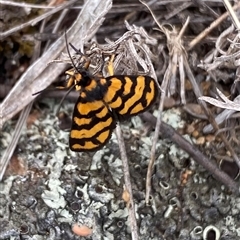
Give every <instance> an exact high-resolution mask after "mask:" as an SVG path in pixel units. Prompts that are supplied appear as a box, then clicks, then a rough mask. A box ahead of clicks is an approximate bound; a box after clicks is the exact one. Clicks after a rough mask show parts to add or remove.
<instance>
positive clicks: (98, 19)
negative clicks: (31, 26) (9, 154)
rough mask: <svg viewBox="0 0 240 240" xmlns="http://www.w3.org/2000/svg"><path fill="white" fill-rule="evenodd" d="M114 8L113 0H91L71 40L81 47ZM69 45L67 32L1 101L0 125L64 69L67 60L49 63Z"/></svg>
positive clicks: (74, 26) (68, 33)
mask: <svg viewBox="0 0 240 240" xmlns="http://www.w3.org/2000/svg"><path fill="white" fill-rule="evenodd" d="M110 8H111V1H110V0H109V1H104V2H103V1H99V0H96V1H87V2H86V4H85V5H84V7H83V10H82V11H81V12H80V13H79V16H78V18H77V20H76V21H75V23H74V24H73V26H72V27H71V28H70V29H69V30H68V31H67V36H68V40H69V42H71V43H72V44H73V45H75V46H77V47H79V48H80V49H81V48H82V46H83V44H84V42H86V41H87V40H89V39H91V38H92V36H93V35H94V34H95V33H96V31H97V29H98V27H99V26H100V25H101V23H102V22H103V20H104V15H105V14H106V13H107V12H108V10H109V9H110ZM89 12H96V14H95V15H89V14H88V13H89ZM65 47H66V46H65V40H64V36H62V37H60V38H59V39H58V40H57V41H56V42H55V43H54V44H53V45H51V47H50V48H49V49H48V51H47V52H46V53H45V54H44V55H43V56H42V57H41V58H39V59H38V60H37V61H36V62H34V63H33V64H32V65H31V66H30V67H29V68H28V69H27V71H26V72H25V73H24V74H23V75H22V76H21V78H20V79H19V81H18V82H17V84H16V85H15V86H14V87H13V88H12V90H11V92H10V93H9V94H8V96H7V97H6V98H5V100H4V101H3V102H2V103H1V105H0V112H1V114H2V119H1V125H0V128H2V126H3V124H4V123H5V122H6V121H7V120H8V119H11V118H12V117H13V116H14V115H16V114H17V113H18V112H19V111H21V110H22V109H23V108H24V107H25V106H26V105H27V104H28V103H30V102H31V101H32V100H33V99H34V98H35V97H36V96H33V95H32V94H33V93H35V92H38V91H39V90H43V89H45V88H46V87H48V86H49V85H50V84H51V83H52V82H53V81H54V80H55V79H56V78H57V77H58V76H59V74H60V73H61V72H63V70H64V69H65V66H66V65H65V64H51V66H50V65H47V63H48V62H50V61H53V60H55V59H57V58H58V57H59V56H60V55H61V53H62V51H63V50H64V49H65ZM71 53H73V51H71Z"/></svg>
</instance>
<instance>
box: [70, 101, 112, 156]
mask: <svg viewBox="0 0 240 240" xmlns="http://www.w3.org/2000/svg"><path fill="white" fill-rule="evenodd" d="M115 125H116V122H115V120H114V118H113V115H112V112H111V111H110V110H109V109H108V107H107V106H106V105H105V104H104V102H103V101H101V100H98V101H97V100H96V101H93V102H87V101H83V99H82V98H81V97H79V99H78V101H77V103H76V105H75V107H74V112H73V117H72V128H71V132H70V138H69V146H70V149H71V150H72V151H75V152H83V151H95V150H98V149H99V148H101V147H102V146H103V145H105V144H106V143H107V142H108V140H109V139H110V137H111V135H112V132H113V129H114V128H115Z"/></svg>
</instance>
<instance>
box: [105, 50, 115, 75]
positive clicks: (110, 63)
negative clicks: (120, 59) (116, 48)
mask: <svg viewBox="0 0 240 240" xmlns="http://www.w3.org/2000/svg"><path fill="white" fill-rule="evenodd" d="M114 58H115V54H113V55H112V56H111V58H110V60H109V62H108V66H107V70H108V74H109V76H113V75H114V67H113V60H114Z"/></svg>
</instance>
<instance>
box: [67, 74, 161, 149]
mask: <svg viewBox="0 0 240 240" xmlns="http://www.w3.org/2000/svg"><path fill="white" fill-rule="evenodd" d="M66 73H67V74H68V75H69V76H70V77H69V79H68V84H67V87H71V86H72V85H75V88H76V90H77V91H79V95H80V96H79V98H78V100H77V102H76V104H75V107H74V110H73V117H72V128H71V132H70V137H69V146H70V149H71V150H72V151H77V152H82V151H95V150H98V149H100V148H101V147H103V146H104V145H105V144H106V143H107V142H108V140H109V139H110V137H111V135H112V132H113V130H114V128H115V127H116V122H117V121H122V120H126V119H128V118H129V117H131V116H134V115H137V114H139V113H141V112H144V111H146V110H147V109H148V108H149V107H150V106H152V104H153V103H154V102H155V100H156V98H157V96H158V85H157V83H156V82H155V80H154V79H153V78H151V77H149V76H130V75H129V76H124V75H116V76H115V75H114V76H109V77H106V78H103V77H98V76H93V75H91V74H90V72H89V71H87V70H82V69H81V70H80V71H79V70H78V71H77V72H76V70H70V71H67V72H66Z"/></svg>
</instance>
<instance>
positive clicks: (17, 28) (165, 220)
mask: <svg viewBox="0 0 240 240" xmlns="http://www.w3.org/2000/svg"><path fill="white" fill-rule="evenodd" d="M231 4H232V5H233V4H234V2H229V1H227V0H225V1H224V4H223V3H222V2H221V1H191V2H190V1H181V2H180V1H177V2H174V1H172V2H171V1H168V2H163V1H148V2H145V3H143V2H140V1H132V2H131V3H129V1H114V3H113V4H112V2H111V1H100V0H94V1H93V0H91V1H90V0H89V1H86V3H85V4H83V1H74V0H73V1H48V2H45V1H43V2H42V4H41V5H40V4H38V3H35V2H32V3H31V4H28V3H26V2H13V1H2V0H0V5H1V8H0V11H1V14H0V19H1V22H0V29H1V33H0V52H1V54H0V69H1V71H0V99H1V102H0V128H1V132H0V178H1V182H0V189H1V193H0V203H1V204H0V216H1V217H0V239H83V236H85V237H84V239H94V240H95V239H110V240H111V239H134V240H136V239H210V237H211V236H212V234H213V236H214V239H216V240H217V239H239V237H240V228H239V217H238V216H239V214H240V198H239V179H238V176H239V167H240V161H239V156H240V151H239V141H240V137H239V133H240V132H239V131H240V128H239V120H238V118H239V113H238V112H239V105H240V104H239V89H240V88H239V44H240V41H239V33H238V32H237V30H236V29H239V20H238V16H239V11H240V10H239V8H240V3H239V2H235V5H233V6H231ZM146 5H147V6H149V9H150V10H151V11H152V13H153V14H151V13H150V11H149V9H148V8H146ZM89 13H90V14H89ZM153 16H156V17H155V19H154V17H153ZM156 28H158V30H156ZM65 31H66V35H67V37H68V41H69V42H71V43H72V44H73V45H74V46H75V47H76V48H77V49H80V50H81V51H82V52H84V53H85V54H87V55H88V56H89V57H90V58H91V60H92V64H91V67H90V71H91V72H92V73H93V74H98V73H99V72H102V73H103V74H104V75H107V71H106V63H107V61H108V57H110V56H111V55H112V54H115V56H116V57H115V60H114V69H115V70H116V73H117V74H134V75H138V74H147V75H151V76H152V77H153V78H155V79H156V80H157V81H158V83H159V86H161V98H160V99H159V107H158V108H157V106H155V108H153V109H152V110H151V111H150V112H147V113H144V114H142V115H141V116H137V117H135V118H133V119H131V120H130V121H127V122H124V123H123V124H121V125H120V126H118V128H117V131H116V134H113V136H112V139H111V141H110V142H109V144H108V145H107V146H106V147H104V148H103V149H101V150H99V151H97V152H96V153H73V152H71V151H70V150H69V147H68V132H65V131H63V130H60V129H61V128H68V124H69V119H68V116H71V113H72V109H73V106H74V102H75V101H76V98H77V97H78V94H79V93H77V92H72V93H70V95H69V96H68V97H67V99H66V100H65V101H64V102H63V105H62V108H61V111H62V113H61V115H60V116H62V117H61V120H62V122H61V125H60V126H58V124H59V121H58V120H57V118H56V116H55V113H56V111H57V110H58V107H59V102H60V99H61V98H62V96H63V94H64V93H63V92H62V91H60V92H59V91H56V90H53V91H52V90H51V89H54V86H52V87H50V88H49V90H47V91H46V92H43V94H42V95H41V96H39V97H38V99H37V100H36V101H35V102H34V103H33V100H35V98H36V96H33V95H32V94H33V93H36V92H38V91H41V90H43V89H45V88H47V87H48V86H49V85H50V84H52V83H53V82H54V81H55V80H56V79H57V83H56V84H55V85H58V82H59V80H64V79H65V76H64V71H65V70H67V69H69V68H70V65H69V63H70V61H69V58H68V56H67V55H66V51H65V47H66V46H65V41H64V32H65ZM64 53H65V54H64ZM71 55H72V56H73V59H74V60H75V61H77V57H78V56H74V51H73V50H71ZM59 60H60V61H61V63H57V61H59ZM170 100H171V104H166V102H167V101H170ZM207 103H210V104H207ZM156 105H157V104H156ZM19 112H21V113H20V115H18V113H19ZM157 119H158V125H157V127H156V122H157ZM16 122H17V123H16ZM170 125H171V126H170ZM25 126H26V127H25ZM154 130H155V133H154ZM119 139H120V141H119ZM10 159H11V161H10V162H9V160H10ZM150 159H151V164H150V165H149V160H150ZM8 163H9V166H8V169H7V172H6V174H5V175H4V173H5V169H6V168H7V165H8ZM147 173H148V175H147ZM146 183H147V184H146ZM145 191H147V193H145Z"/></svg>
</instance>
